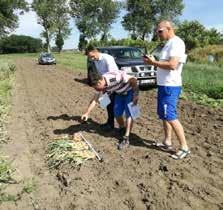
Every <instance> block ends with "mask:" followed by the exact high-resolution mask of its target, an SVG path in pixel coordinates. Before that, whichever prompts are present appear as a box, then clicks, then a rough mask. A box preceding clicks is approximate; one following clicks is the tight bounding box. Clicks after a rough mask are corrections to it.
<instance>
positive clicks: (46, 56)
mask: <svg viewBox="0 0 223 210" xmlns="http://www.w3.org/2000/svg"><path fill="white" fill-rule="evenodd" d="M41 57H42V58H53V56H52V55H51V54H49V53H47V54H43V55H41Z"/></svg>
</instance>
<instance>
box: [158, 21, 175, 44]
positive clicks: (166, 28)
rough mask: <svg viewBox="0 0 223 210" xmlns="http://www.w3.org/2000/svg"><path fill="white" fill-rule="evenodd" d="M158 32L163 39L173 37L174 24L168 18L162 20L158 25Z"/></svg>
mask: <svg viewBox="0 0 223 210" xmlns="http://www.w3.org/2000/svg"><path fill="white" fill-rule="evenodd" d="M156 33H157V35H158V37H159V38H160V39H161V40H169V39H171V38H172V37H174V35H175V33H174V28H173V24H172V23H171V22H170V21H167V20H163V21H161V22H160V23H159V24H158V26H157V29H156Z"/></svg>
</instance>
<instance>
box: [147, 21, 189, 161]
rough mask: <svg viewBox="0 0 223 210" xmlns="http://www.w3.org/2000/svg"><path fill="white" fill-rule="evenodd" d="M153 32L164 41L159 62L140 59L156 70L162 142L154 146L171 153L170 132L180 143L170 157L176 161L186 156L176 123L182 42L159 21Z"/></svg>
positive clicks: (183, 48) (182, 58) (170, 29)
mask: <svg viewBox="0 0 223 210" xmlns="http://www.w3.org/2000/svg"><path fill="white" fill-rule="evenodd" d="M156 32H157V35H158V37H159V38H160V39H161V40H165V41H167V42H166V44H165V46H164V47H163V49H162V51H161V56H160V60H159V61H157V60H155V59H154V58H152V57H150V56H148V57H144V62H145V63H147V64H151V65H154V66H156V67H157V84H158V97H157V99H158V104H157V113H158V115H159V118H160V119H161V120H163V128H164V134H165V138H164V141H163V142H162V143H156V146H159V147H162V148H164V149H171V147H172V141H171V137H172V130H173V131H174V132H175V134H176V136H177V139H178V141H179V143H180V148H179V150H178V151H177V152H176V154H173V155H171V157H172V158H174V159H177V160H178V159H182V158H184V157H186V156H187V155H188V154H190V150H189V148H188V146H187V142H186V139H185V135H184V129H183V127H182V125H181V123H180V121H179V120H178V119H177V111H176V109H177V102H178V99H179V96H180V93H181V86H182V77H181V72H182V69H183V63H184V62H185V57H186V56H185V44H184V41H183V40H182V39H180V38H179V37H178V36H176V35H175V33H174V28H173V25H172V23H171V22H170V21H166V20H164V21H161V22H160V23H159V24H158V26H157V30H156Z"/></svg>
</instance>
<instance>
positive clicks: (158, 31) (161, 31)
mask: <svg viewBox="0 0 223 210" xmlns="http://www.w3.org/2000/svg"><path fill="white" fill-rule="evenodd" d="M164 30H165V29H164V28H161V29H159V30H157V31H156V32H157V33H158V34H162V33H163V31H164Z"/></svg>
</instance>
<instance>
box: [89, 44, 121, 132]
mask: <svg viewBox="0 0 223 210" xmlns="http://www.w3.org/2000/svg"><path fill="white" fill-rule="evenodd" d="M86 55H87V56H88V58H89V59H90V60H91V61H92V62H93V65H94V66H95V68H96V70H97V71H98V73H99V74H100V75H104V74H105V73H107V72H116V71H118V66H117V64H116V63H115V60H114V58H113V57H112V56H111V55H109V54H106V53H100V52H99V51H98V49H97V48H96V47H95V46H93V45H89V46H88V47H87V48H86ZM92 70H93V69H92ZM90 71H91V70H90ZM109 97H110V100H111V103H110V104H109V105H108V106H107V113H108V120H107V122H106V123H105V124H102V125H101V128H102V129H103V130H106V131H109V130H111V129H113V128H114V110H113V107H114V98H115V93H111V94H110V95H109Z"/></svg>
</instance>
